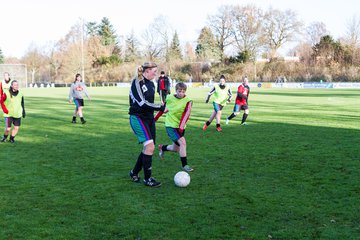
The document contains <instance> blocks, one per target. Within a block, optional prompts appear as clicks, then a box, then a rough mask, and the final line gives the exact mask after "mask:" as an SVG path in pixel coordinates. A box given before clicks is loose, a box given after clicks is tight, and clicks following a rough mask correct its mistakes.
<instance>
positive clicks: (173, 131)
mask: <svg viewBox="0 0 360 240" xmlns="http://www.w3.org/2000/svg"><path fill="white" fill-rule="evenodd" d="M166 132H167V134H168V136H169V138H170V139H171V141H173V142H174V143H175V144H176V145H178V146H179V143H178V140H179V139H180V138H182V137H183V136H184V135H185V129H184V131H183V132H182V133H181V132H180V129H179V128H172V127H166Z"/></svg>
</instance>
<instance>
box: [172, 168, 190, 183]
mask: <svg viewBox="0 0 360 240" xmlns="http://www.w3.org/2000/svg"><path fill="white" fill-rule="evenodd" d="M174 182H175V185H176V186H178V187H186V186H187V185H189V184H190V175H189V174H188V173H187V172H184V171H180V172H178V173H177V174H175V176H174Z"/></svg>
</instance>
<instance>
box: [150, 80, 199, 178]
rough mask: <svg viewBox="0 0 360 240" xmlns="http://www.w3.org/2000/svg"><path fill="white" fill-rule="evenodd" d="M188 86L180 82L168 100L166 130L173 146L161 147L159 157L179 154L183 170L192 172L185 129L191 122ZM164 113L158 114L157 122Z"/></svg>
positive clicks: (161, 145)
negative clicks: (189, 121)
mask: <svg viewBox="0 0 360 240" xmlns="http://www.w3.org/2000/svg"><path fill="white" fill-rule="evenodd" d="M186 89H187V86H186V84H185V83H182V82H179V83H178V84H176V86H175V90H176V94H174V95H169V96H168V97H167V98H166V109H167V110H168V112H167V113H166V118H165V128H166V132H167V134H168V136H169V137H170V139H171V140H172V141H173V144H171V145H163V144H160V145H159V156H160V158H161V159H163V158H164V152H166V151H170V152H179V155H180V160H181V164H182V169H183V170H184V171H187V172H191V171H193V170H194V169H193V168H191V167H190V166H189V165H188V163H187V155H186V140H185V127H186V122H187V121H188V120H189V117H190V112H191V107H192V100H191V99H190V98H189V97H188V96H186V95H185V93H186ZM161 115H162V112H158V114H157V115H156V116H155V121H156V120H158V119H159V117H160V116H161Z"/></svg>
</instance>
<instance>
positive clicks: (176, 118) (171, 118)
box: [165, 95, 192, 129]
mask: <svg viewBox="0 0 360 240" xmlns="http://www.w3.org/2000/svg"><path fill="white" fill-rule="evenodd" d="M188 102H192V100H191V99H190V98H189V97H187V96H185V97H183V98H181V99H179V98H177V97H175V95H169V96H168V97H167V98H166V108H167V109H168V110H169V111H168V112H167V113H166V118H165V127H172V128H179V127H180V124H181V123H180V121H181V118H182V117H183V114H184V112H185V111H186V109H185V108H186V105H187V104H188ZM183 129H185V126H184V127H183Z"/></svg>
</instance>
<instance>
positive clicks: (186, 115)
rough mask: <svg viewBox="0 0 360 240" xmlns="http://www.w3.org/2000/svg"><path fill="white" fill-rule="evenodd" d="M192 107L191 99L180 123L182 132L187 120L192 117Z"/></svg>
mask: <svg viewBox="0 0 360 240" xmlns="http://www.w3.org/2000/svg"><path fill="white" fill-rule="evenodd" d="M191 108H192V101H189V102H188V103H187V104H186V106H185V109H184V112H183V114H182V116H181V118H180V124H179V129H180V132H183V131H184V128H185V125H186V123H187V121H188V120H189V117H190V113H191Z"/></svg>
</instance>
